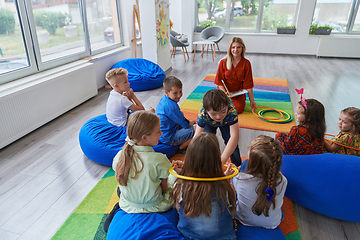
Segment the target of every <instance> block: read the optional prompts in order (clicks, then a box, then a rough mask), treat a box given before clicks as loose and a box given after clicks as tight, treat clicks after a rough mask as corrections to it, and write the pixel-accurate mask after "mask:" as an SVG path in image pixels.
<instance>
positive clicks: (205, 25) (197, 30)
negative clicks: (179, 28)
mask: <svg viewBox="0 0 360 240" xmlns="http://www.w3.org/2000/svg"><path fill="white" fill-rule="evenodd" d="M215 24H216V22H215V21H213V20H211V19H210V20H209V19H208V20H206V22H204V23H203V24H201V25H199V26H196V27H195V29H194V31H195V32H201V31H202V30H204V29H205V28H207V27H211V26H214V25H215Z"/></svg>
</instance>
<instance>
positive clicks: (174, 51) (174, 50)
mask: <svg viewBox="0 0 360 240" xmlns="http://www.w3.org/2000/svg"><path fill="white" fill-rule="evenodd" d="M175 53H176V47H173V56H174V58H175Z"/></svg>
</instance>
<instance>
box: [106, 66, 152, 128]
mask: <svg viewBox="0 0 360 240" xmlns="http://www.w3.org/2000/svg"><path fill="white" fill-rule="evenodd" d="M105 78H106V80H107V81H108V83H109V84H110V85H111V87H112V88H113V90H112V91H111V92H110V95H109V98H108V101H107V104H106V118H107V120H108V121H109V123H111V124H113V125H115V126H117V127H124V126H126V122H127V118H128V110H129V109H130V110H131V111H133V112H135V111H138V110H144V106H143V105H142V104H141V102H140V101H139V99H138V98H137V97H136V95H135V93H134V92H133V90H132V89H131V88H130V83H129V81H128V78H127V70H126V69H124V68H114V69H111V70H109V71H108V72H107V73H106V76H105ZM150 111H152V112H154V109H152V110H150Z"/></svg>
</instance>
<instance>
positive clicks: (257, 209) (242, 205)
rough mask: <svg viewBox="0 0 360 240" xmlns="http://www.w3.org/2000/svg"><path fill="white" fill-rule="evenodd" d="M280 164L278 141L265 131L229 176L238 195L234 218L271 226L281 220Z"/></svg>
mask: <svg viewBox="0 0 360 240" xmlns="http://www.w3.org/2000/svg"><path fill="white" fill-rule="evenodd" d="M281 164H282V150H281V146H280V144H279V142H277V141H275V140H274V139H273V138H272V137H269V136H264V135H260V136H258V137H257V138H255V139H254V140H253V141H252V142H251V144H250V149H249V160H245V161H244V162H243V164H242V169H241V171H242V172H240V173H239V174H238V175H237V176H236V177H235V178H233V179H232V183H233V185H234V187H235V191H236V195H237V200H236V201H237V202H236V213H235V218H236V219H237V220H239V221H240V223H241V224H243V225H247V226H256V227H264V228H270V229H274V228H276V227H277V226H278V225H279V224H280V222H281V221H282V219H283V212H282V210H281V206H282V204H283V198H284V194H285V190H286V186H287V179H286V177H285V176H284V175H282V174H281V172H280V167H281ZM246 168H247V169H246ZM244 170H245V172H243V171H244Z"/></svg>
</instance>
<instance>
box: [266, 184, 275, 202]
mask: <svg viewBox="0 0 360 240" xmlns="http://www.w3.org/2000/svg"><path fill="white" fill-rule="evenodd" d="M265 192H266V199H267V200H268V201H269V202H270V201H271V200H272V199H273V197H274V190H273V189H272V188H269V187H267V188H266V190H265Z"/></svg>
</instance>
